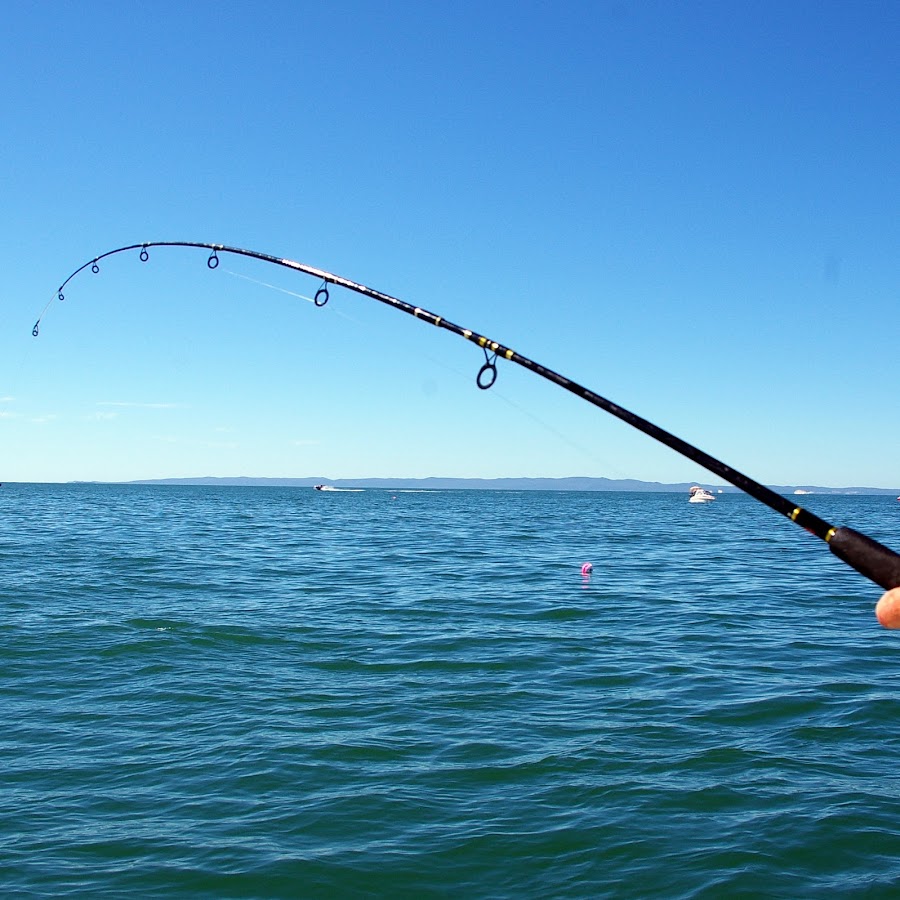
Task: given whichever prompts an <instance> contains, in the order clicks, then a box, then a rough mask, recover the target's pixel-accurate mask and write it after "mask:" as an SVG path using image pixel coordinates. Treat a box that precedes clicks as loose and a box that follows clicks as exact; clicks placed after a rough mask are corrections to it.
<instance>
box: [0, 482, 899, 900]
mask: <svg viewBox="0 0 900 900" xmlns="http://www.w3.org/2000/svg"><path fill="white" fill-rule="evenodd" d="M804 502H805V505H806V506H808V508H810V509H811V510H812V511H814V512H816V513H817V514H819V515H820V516H822V517H823V518H826V519H828V520H829V521H832V522H834V523H835V524H843V525H852V526H854V527H857V528H859V529H861V530H863V531H866V532H867V533H869V534H871V535H872V536H873V537H876V538H878V539H880V540H883V541H885V542H886V543H888V544H890V545H892V546H894V547H898V546H900V504H898V503H897V502H896V501H895V500H894V499H893V498H887V497H864V496H854V497H847V496H842V497H830V496H823V497H817V496H811V497H807V498H804ZM588 560H589V561H591V562H592V563H593V564H594V572H593V574H592V575H591V576H590V577H588V578H585V577H582V575H581V572H580V569H581V564H582V563H583V562H585V561H588ZM0 562H2V569H0V573H2V574H0V603H2V611H3V615H2V620H0V687H2V699H0V703H2V707H0V708H2V711H3V722H4V727H3V730H2V734H0V766H2V769H0V771H2V786H3V787H2V799H3V813H4V815H3V817H2V824H0V889H2V892H3V894H4V896H22V897H27V896H47V897H51V896H52V897H65V896H91V897H117V896H158V897H163V896H164V897H381V896H384V897H410V898H411V897H422V898H427V897H467V898H468V897H474V898H477V897H510V898H512V897H516V898H523V897H535V898H536V897H636V898H637V897H666V898H670V897H671V898H681V897H683V898H695V897H696V898H700V897H725V896H727V897H736V896H738V897H822V896H840V897H866V898H876V897H885V898H887V897H896V896H898V895H900V893H898V892H900V730H898V719H900V634H898V633H892V632H886V631H884V630H882V629H880V628H879V627H878V626H877V625H876V623H875V620H874V617H873V615H872V607H873V605H874V602H875V600H876V599H877V597H878V595H879V591H878V589H877V588H875V587H874V586H873V585H871V584H869V583H868V582H866V581H865V580H864V579H863V578H861V577H860V576H858V575H857V574H855V573H854V572H853V571H852V570H850V569H848V568H846V567H845V566H844V565H843V564H842V563H840V562H839V561H838V560H836V559H835V558H834V557H832V556H831V555H830V554H829V553H828V551H827V548H826V547H825V545H824V544H822V543H821V542H819V541H817V540H816V539H814V538H812V537H811V536H809V535H806V534H805V533H804V532H802V531H801V530H800V529H798V528H796V527H795V526H793V525H792V524H791V523H790V522H787V521H786V520H783V519H781V518H780V517H778V516H777V515H775V514H774V513H772V512H771V511H769V510H767V509H765V508H763V507H760V506H759V505H758V504H756V503H755V502H754V501H752V500H750V499H749V498H747V497H745V496H743V495H730V494H728V495H722V496H721V497H720V498H719V500H718V501H717V502H716V503H714V504H710V505H708V506H692V505H690V504H688V503H687V502H686V497H684V496H682V495H680V494H628V493H543V492H499V491H497V492H490V491H441V492H427V493H423V492H390V491H374V490H372V491H363V492H359V493H341V492H334V493H320V492H315V491H312V490H303V489H296V488H284V489H280V488H249V487H241V488H231V487H229V488H224V487H222V488H216V487H163V486H128V485H116V486H103V485H5V486H4V487H3V488H2V489H0Z"/></svg>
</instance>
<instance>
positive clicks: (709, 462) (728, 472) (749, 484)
mask: <svg viewBox="0 0 900 900" xmlns="http://www.w3.org/2000/svg"><path fill="white" fill-rule="evenodd" d="M150 247H195V248H198V249H203V250H209V251H210V254H209V257H208V258H207V261H206V264H207V266H208V267H209V268H210V269H215V268H217V267H218V265H219V253H229V254H233V255H235V256H247V257H250V258H252V259H258V260H260V261H262V262H268V263H272V264H273V265H277V266H282V267H284V268H288V269H293V270H294V271H297V272H301V273H303V274H306V275H310V276H312V277H313V278H316V279H318V280H319V281H320V282H321V285H322V286H321V287H320V288H319V289H318V290H317V291H316V293H315V295H314V297H313V303H314V304H315V305H316V306H325V305H326V304H327V303H328V300H329V292H328V285H329V284H333V285H336V286H338V287H343V288H347V289H348V290H350V291H353V292H354V293H357V294H361V295H362V296H364V297H368V298H369V299H371V300H377V301H378V302H379V303H383V304H385V305H387V306H391V307H393V308H394V309H397V310H399V311H400V312H404V313H406V314H407V315H410V316H414V317H415V318H417V319H421V320H423V321H424V322H427V323H428V324H430V325H434V326H435V327H437V328H441V329H443V330H445V331H450V332H452V333H453V334H456V335H458V336H459V337H463V338H465V339H466V340H467V341H470V342H472V343H474V344H476V345H477V346H478V347H480V348H481V350H482V351H483V353H484V363H483V364H482V366H481V368H480V369H479V370H478V374H477V375H476V376H475V383H476V384H477V385H478V387H479V388H481V389H482V390H488V389H489V388H491V387H492V386H493V384H494V382H495V381H496V380H497V363H498V361H502V360H507V361H508V362H513V363H516V365H519V366H522V368H525V369H528V370H529V371H531V372H534V373H535V374H536V375H540V376H541V377H542V378H544V379H546V380H547V381H550V382H552V383H553V384H555V385H557V386H558V387H561V388H563V389H564V390H566V391H569V392H570V393H572V394H574V395H575V396H576V397H580V398H581V399H582V400H585V401H586V402H588V403H590V404H592V405H593V406H596V407H598V408H599V409H602V410H603V411H604V412H608V413H609V414H610V415H613V416H615V417H616V418H618V419H621V420H622V421H623V422H625V423H627V424H628V425H631V426H632V428H636V429H637V430H638V431H642V432H643V433H644V434H646V435H648V436H649V437H651V438H653V439H654V440H655V441H658V442H660V443H661V444H665V445H666V446H667V447H669V448H670V449H672V450H674V451H675V452H676V453H679V454H681V455H682V456H684V457H686V458H687V459H690V460H692V461H693V462H695V463H697V464H698V465H700V466H702V467H703V468H704V469H707V470H708V471H710V472H712V473H713V474H714V475H717V476H718V477H719V478H721V479H723V480H724V481H727V482H729V483H730V484H733V485H734V486H735V487H737V488H740V489H741V490H742V491H744V492H745V493H747V494H749V495H750V496H751V497H753V498H755V499H756V500H758V501H759V502H760V503H763V504H765V505H766V506H768V507H769V508H770V509H772V510H774V511H775V512H777V513H779V514H780V515H783V516H785V517H786V518H788V519H790V520H791V521H792V522H794V523H795V524H796V525H799V526H800V527H801V528H804V529H806V530H807V531H808V532H810V533H811V534H813V535H815V536H816V537H818V538H820V539H821V540H823V541H825V542H826V543H827V544H828V547H829V549H830V550H831V552H832V553H834V555H835V556H837V557H838V558H839V559H842V560H843V561H844V562H845V563H847V564H848V565H849V566H851V567H852V568H854V569H856V571H857V572H859V573H860V574H861V575H864V576H865V577H866V578H869V579H870V580H872V581H874V582H875V583H876V584H877V585H879V586H880V587H882V588H884V589H886V590H889V589H891V588H895V587H900V555H898V554H897V553H895V552H894V551H893V550H891V549H889V548H888V547H885V546H884V545H883V544H880V543H878V541H875V540H873V539H872V538H870V537H868V536H867V535H865V534H862V533H861V532H858V531H855V530H854V529H852V528H847V527H835V526H834V525H831V524H830V523H829V522H826V521H825V520H824V519H821V518H819V517H818V516H817V515H815V514H814V513H811V512H809V511H808V510H806V509H804V508H803V507H800V506H796V505H795V504H794V503H793V502H792V501H791V500H789V499H788V498H787V497H783V496H782V495H781V494H778V493H776V492H775V491H773V490H771V489H770V488H767V487H766V486H765V485H762V484H760V483H759V482H758V481H754V480H753V479H752V478H749V477H748V476H746V475H744V474H743V473H741V472H738V471H737V470H736V469H732V468H731V466H729V465H726V464H725V463H723V462H722V461H721V460H718V459H716V458H715V457H713V456H710V455H709V454H708V453H706V452H704V451H703V450H700V449H699V448H698V447H695V446H693V445H692V444H689V443H688V442H687V441H684V440H682V439H681V438H679V437H676V436H675V435H673V434H671V433H670V432H668V431H666V430H664V429H663V428H660V427H659V426H658V425H654V424H653V423H652V422H650V421H649V420H647V419H644V418H642V417H641V416H638V415H636V414H635V413H633V412H630V411H629V410H627V409H625V408H624V407H621V406H618V405H617V404H615V403H613V402H612V401H611V400H607V399H606V398H605V397H602V396H601V395H600V394H597V393H595V392H594V391H592V390H590V389H589V388H586V387H584V386H583V385H581V384H578V382H575V381H572V380H571V379H570V378H567V377H566V376H565V375H561V374H560V373H559V372H556V371H554V370H553V369H549V368H547V367H546V366H543V365H541V363H539V362H535V361H534V360H532V359H529V358H528V357H527V356H523V355H522V354H521V353H517V352H516V351H514V350H512V349H511V348H510V347H506V346H505V345H503V344H501V343H500V342H499V341H494V340H491V339H490V338H488V337H486V336H485V335H482V334H478V333H477V332H475V331H472V330H471V329H468V328H461V327H460V326H459V325H455V324H454V323H453V322H450V321H448V320H447V319H445V318H444V317H443V316H439V315H437V314H435V313H433V312H429V311H428V310H426V309H423V308H421V307H419V306H412V305H411V304H409V303H406V302H405V301H404V300H399V299H398V298H397V297H392V296H390V294H384V293H382V292H381V291H377V290H375V289H374V288H370V287H366V286H365V285H363V284H359V283H357V282H355V281H351V280H350V279H349V278H344V277H342V276H340V275H335V274H333V273H331V272H326V271H324V270H323V269H316V268H314V267H313V266H309V265H306V264H305V263H300V262H296V261H294V260H291V259H284V258H281V257H278V256H273V255H271V254H269V253H260V252H259V251H257V250H245V249H243V248H241V247H227V246H225V245H224V244H207V243H200V242H196V241H146V242H144V243H141V244H130V245H128V246H126V247H118V248H116V249H115V250H108V251H106V252H105V253H102V254H100V255H99V256H96V257H94V259H92V260H89V261H88V262H86V263H84V264H83V265H81V266H79V267H78V268H77V269H76V270H75V271H74V272H72V274H71V275H69V277H68V278H67V279H66V280H65V281H64V282H63V283H62V284H61V285H60V287H59V290H58V291H57V298H58V299H59V300H60V301H62V300H64V299H65V295H64V293H63V291H64V289H65V288H66V286H67V285H68V284H69V282H70V281H71V280H72V279H73V278H74V277H75V276H76V275H78V274H79V273H80V272H83V271H84V270H85V269H86V268H88V267H89V266H90V268H91V271H92V272H93V273H94V274H95V275H96V274H97V273H99V271H100V267H99V263H100V260H103V259H106V258H107V257H109V256H113V255H115V254H118V253H126V252H128V251H131V250H139V251H140V252H139V254H138V258H139V259H140V261H141V262H147V261H148V260H149V259H150V253H149V249H148V248H150ZM51 304H52V300H51V302H50V303H49V304H48V305H47V306H46V307H45V308H44V311H43V312H42V313H41V315H40V316H39V317H38V320H37V321H36V322H35V324H34V328H33V329H32V334H33V335H34V336H35V337H37V336H38V334H39V332H40V324H41V321H42V319H43V316H44V314H45V313H46V311H47V309H49V307H50V305H51Z"/></svg>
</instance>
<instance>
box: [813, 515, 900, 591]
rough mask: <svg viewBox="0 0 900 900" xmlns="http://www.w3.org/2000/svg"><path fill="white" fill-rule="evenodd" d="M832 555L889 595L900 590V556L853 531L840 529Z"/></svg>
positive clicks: (833, 539)
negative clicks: (894, 589) (890, 592)
mask: <svg viewBox="0 0 900 900" xmlns="http://www.w3.org/2000/svg"><path fill="white" fill-rule="evenodd" d="M828 546H829V547H830V548H831V552H832V553H833V554H834V555H835V556H837V557H838V558H840V559H842V560H843V561H844V562H845V563H847V565H849V566H852V567H853V568H854V569H856V571H857V572H859V573H860V575H865V576H866V578H869V579H870V580H872V581H874V582H875V584H877V585H880V586H881V587H883V588H884V589H885V590H886V591H889V590H890V589H891V588H895V587H900V555H898V554H896V553H894V551H893V550H891V549H889V548H888V547H885V546H884V544H879V543H878V541H873V540H872V538H870V537H867V536H866V535H864V534H861V533H860V532H858V531H854V530H853V529H852V528H838V530H837V531H835V533H834V534H833V535H832V536H831V540H830V541H829V542H828Z"/></svg>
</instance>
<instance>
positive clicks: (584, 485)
mask: <svg viewBox="0 0 900 900" xmlns="http://www.w3.org/2000/svg"><path fill="white" fill-rule="evenodd" d="M129 483H130V484H170V485H175V484H182V485H218V486H233V487H242V486H243V487H312V486H313V485H316V484H327V485H331V486H333V487H344V488H348V487H356V488H371V489H381V490H401V489H407V490H408V489H411V488H412V489H418V490H433V491H447V490H456V491H465V490H482V491H485V490H490V491H644V492H657V493H659V492H666V493H681V492H683V493H687V491H688V488H690V487H691V485H693V484H699V485H701V486H702V487H706V488H710V489H711V490H713V491H718V490H721V491H722V492H723V493H726V494H738V493H740V491H739V490H738V489H737V488H736V487H732V486H731V485H728V484H726V485H711V484H708V483H704V482H700V481H683V482H678V483H675V484H664V483H662V482H659V481H638V480H636V479H633V478H588V477H573V478H437V477H435V478H324V477H319V478H249V477H240V478H212V477H205V478H155V479H146V480H142V481H132V482H129ZM770 487H771V488H772V490H774V491H777V492H778V493H781V494H793V493H794V492H795V491H800V492H802V493H807V494H894V495H895V496H896V495H897V493H898V492H900V489H898V488H869V487H842V488H834V487H820V486H816V485H797V484H791V485H770Z"/></svg>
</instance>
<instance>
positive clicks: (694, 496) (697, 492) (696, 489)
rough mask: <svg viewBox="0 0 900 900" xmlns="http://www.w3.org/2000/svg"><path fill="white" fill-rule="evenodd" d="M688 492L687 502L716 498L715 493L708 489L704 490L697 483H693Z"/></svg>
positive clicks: (706, 500)
mask: <svg viewBox="0 0 900 900" xmlns="http://www.w3.org/2000/svg"><path fill="white" fill-rule="evenodd" d="M688 493H689V494H690V495H691V496H690V497H689V498H688V503H709V502H710V501H712V500H715V499H716V495H715V494H711V493H710V492H709V491H707V490H704V489H703V488H702V487H700V485H698V484H695V485H694V486H693V487H692V488H691V489H690V491H688Z"/></svg>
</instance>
